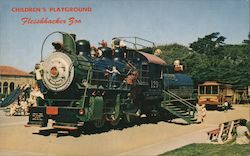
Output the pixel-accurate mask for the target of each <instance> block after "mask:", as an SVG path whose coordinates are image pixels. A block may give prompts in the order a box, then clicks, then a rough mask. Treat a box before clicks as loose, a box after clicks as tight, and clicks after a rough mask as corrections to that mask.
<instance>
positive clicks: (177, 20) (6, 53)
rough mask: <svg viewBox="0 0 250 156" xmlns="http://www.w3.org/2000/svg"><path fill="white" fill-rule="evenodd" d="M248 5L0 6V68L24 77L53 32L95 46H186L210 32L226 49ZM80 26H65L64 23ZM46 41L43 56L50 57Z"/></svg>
mask: <svg viewBox="0 0 250 156" xmlns="http://www.w3.org/2000/svg"><path fill="white" fill-rule="evenodd" d="M64 7H74V8H83V7H88V8H91V12H83V13H82V12H81V13H79V12H49V11H48V10H49V8H64ZM13 8H45V9H46V12H39V13H35V12H13V11H12V10H13ZM249 8H250V2H249V0H0V65H9V66H14V67H17V68H19V69H22V70H24V71H27V72H30V71H32V70H33V69H34V65H35V64H36V63H39V61H40V58H41V47H42V43H43V41H44V39H45V38H46V36H47V35H48V34H50V33H52V32H54V31H62V32H68V33H75V34H76V38H77V40H78V39H86V40H89V41H90V43H91V45H94V46H97V45H98V42H100V41H101V40H102V39H104V40H106V41H108V43H110V42H111V39H112V38H113V37H116V36H119V37H121V36H137V37H141V38H145V39H148V40H150V41H153V42H155V43H156V45H162V44H171V43H179V44H182V45H185V46H188V45H189V44H190V43H192V42H194V41H196V40H197V39H198V37H204V36H205V35H207V34H211V33H213V32H220V35H223V36H225V37H226V38H227V39H226V41H225V42H226V43H228V44H241V43H242V41H243V40H244V39H247V36H248V33H249V31H250V30H249V21H250V19H249V18H250V15H249ZM70 17H74V18H75V19H78V20H81V22H80V23H78V24H74V25H69V22H68V18H70ZM22 18H31V19H32V20H37V19H42V18H48V19H51V20H54V19H57V18H60V19H61V20H66V23H65V24H26V25H23V22H22ZM59 39H60V35H58V34H55V35H51V37H49V39H48V40H47V41H46V42H45V46H44V52H43V53H44V56H43V57H46V55H48V54H49V53H51V52H52V47H51V42H52V41H55V40H59Z"/></svg>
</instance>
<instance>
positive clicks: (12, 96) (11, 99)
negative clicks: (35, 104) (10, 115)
mask: <svg viewBox="0 0 250 156" xmlns="http://www.w3.org/2000/svg"><path fill="white" fill-rule="evenodd" d="M22 92H23V90H22V89H20V88H19V87H18V88H17V89H15V90H14V91H12V92H11V93H10V95H9V96H7V97H6V98H5V99H4V101H3V102H2V103H1V105H0V107H7V106H9V105H10V104H12V103H13V102H14V101H15V100H17V98H18V96H19V95H20V94H22Z"/></svg>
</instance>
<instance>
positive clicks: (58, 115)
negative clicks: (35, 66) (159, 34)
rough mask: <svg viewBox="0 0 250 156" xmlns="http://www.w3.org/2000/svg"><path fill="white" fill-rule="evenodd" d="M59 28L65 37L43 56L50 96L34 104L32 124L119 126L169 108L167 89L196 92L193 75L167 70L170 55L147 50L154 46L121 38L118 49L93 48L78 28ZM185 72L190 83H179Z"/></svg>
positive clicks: (44, 81)
mask: <svg viewBox="0 0 250 156" xmlns="http://www.w3.org/2000/svg"><path fill="white" fill-rule="evenodd" d="M54 33H60V34H62V37H63V43H62V44H61V43H58V42H53V43H52V45H53V46H54V48H55V51H54V52H52V53H51V54H50V55H49V56H48V57H47V58H46V59H45V60H44V61H41V62H40V67H41V69H42V83H41V85H42V86H40V87H41V88H42V87H44V88H45V90H46V91H45V92H44V96H45V99H44V100H43V99H40V98H38V106H36V107H32V108H31V109H30V115H29V122H28V124H29V125H40V126H43V127H46V126H47V123H48V120H49V119H52V120H54V123H53V127H54V128H56V129H64V130H79V129H81V128H82V127H83V126H84V124H86V123H87V124H92V125H93V126H94V127H95V128H101V127H103V125H104V124H105V123H110V124H111V125H113V126H116V125H117V124H118V123H119V122H120V121H121V120H123V121H126V122H131V121H132V119H134V118H136V117H138V118H139V117H140V115H141V114H145V115H146V116H156V115H161V114H162V113H164V114H166V113H169V112H168V111H167V109H165V108H164V107H163V106H162V101H163V100H164V96H163V93H162V90H168V89H169V90H170V89H173V91H176V90H180V91H181V89H183V87H184V89H185V87H186V89H188V92H187V94H185V95H181V96H183V97H185V98H190V95H191V94H190V93H192V89H193V82H192V79H191V78H189V77H188V76H187V75H185V74H178V75H176V74H169V73H167V70H166V63H165V61H163V60H162V59H161V58H159V57H157V56H155V55H152V54H149V53H147V52H146V51H147V50H148V48H142V49H137V48H134V49H132V48H127V47H125V46H119V45H118V44H117V43H115V42H114V43H115V44H116V45H114V48H112V49H111V48H109V47H106V46H102V47H99V48H92V47H91V46H90V43H89V41H87V40H78V41H76V40H75V35H73V34H67V33H64V32H54ZM54 33H51V34H50V35H52V34H54ZM50 35H48V36H47V38H48V37H49V36H50ZM47 38H46V39H47ZM46 39H45V40H46ZM118 41H121V40H120V39H118ZM144 41H146V40H144ZM44 43H45V41H44ZM43 45H44V44H43ZM134 46H136V43H135V44H134ZM42 51H43V48H42ZM98 51H99V53H97V56H94V55H92V54H94V53H95V52H98ZM98 55H99V56H98ZM183 78H184V79H185V78H186V80H187V81H186V83H184V84H183V83H178V85H176V86H175V85H174V83H175V82H176V81H179V82H180V81H182V79H183ZM37 81H39V80H37ZM181 92H182V91H181ZM182 93H185V92H182Z"/></svg>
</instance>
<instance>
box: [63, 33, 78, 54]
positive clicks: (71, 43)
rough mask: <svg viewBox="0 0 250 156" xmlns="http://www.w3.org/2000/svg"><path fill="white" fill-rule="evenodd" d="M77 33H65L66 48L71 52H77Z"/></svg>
mask: <svg viewBox="0 0 250 156" xmlns="http://www.w3.org/2000/svg"><path fill="white" fill-rule="evenodd" d="M75 39H76V35H75V34H63V46H64V49H65V50H66V51H67V52H68V53H70V54H76V50H75Z"/></svg>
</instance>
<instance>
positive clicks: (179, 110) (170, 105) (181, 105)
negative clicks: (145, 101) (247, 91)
mask: <svg viewBox="0 0 250 156" xmlns="http://www.w3.org/2000/svg"><path fill="white" fill-rule="evenodd" d="M163 94H164V100H163V101H162V102H161V106H162V107H163V108H164V109H166V110H167V111H169V112H170V113H172V114H173V115H175V116H177V117H179V118H181V119H183V120H185V121H186V122H187V123H188V124H192V123H195V122H196V120H197V119H196V118H195V113H196V112H197V110H196V107H195V106H194V105H193V104H191V103H190V102H188V101H187V100H185V99H182V98H181V97H179V96H178V95H176V94H174V93H172V92H171V91H165V90H163ZM174 102H175V103H174Z"/></svg>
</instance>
